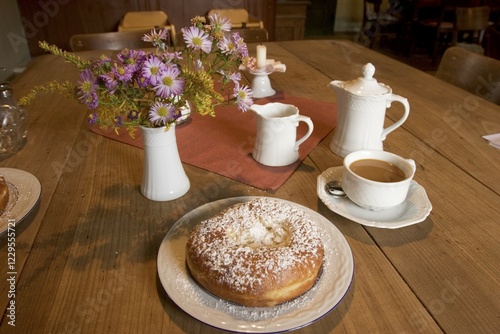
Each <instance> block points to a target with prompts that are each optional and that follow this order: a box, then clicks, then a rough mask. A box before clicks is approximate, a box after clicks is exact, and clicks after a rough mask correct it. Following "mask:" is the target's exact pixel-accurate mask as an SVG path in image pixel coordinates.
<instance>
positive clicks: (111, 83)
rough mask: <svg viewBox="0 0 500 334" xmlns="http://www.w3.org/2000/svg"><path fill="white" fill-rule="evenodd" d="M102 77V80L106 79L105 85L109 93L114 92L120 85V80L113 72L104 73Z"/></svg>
mask: <svg viewBox="0 0 500 334" xmlns="http://www.w3.org/2000/svg"><path fill="white" fill-rule="evenodd" d="M100 78H101V80H102V81H104V85H105V86H106V89H107V90H108V91H109V94H114V93H115V91H116V88H117V87H118V81H116V79H115V75H114V74H113V72H110V73H106V74H103V75H101V76H100Z"/></svg>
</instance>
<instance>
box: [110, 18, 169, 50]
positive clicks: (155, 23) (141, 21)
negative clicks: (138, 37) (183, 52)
mask: <svg viewBox="0 0 500 334" xmlns="http://www.w3.org/2000/svg"><path fill="white" fill-rule="evenodd" d="M153 28H161V29H163V28H168V29H169V32H170V40H171V41H172V44H175V36H176V33H175V26H174V25H173V24H170V23H169V21H168V15H167V14H166V13H165V12H163V11H139V12H127V13H125V15H123V18H122V19H121V21H120V24H119V25H118V31H137V30H139V31H144V30H151V29H153Z"/></svg>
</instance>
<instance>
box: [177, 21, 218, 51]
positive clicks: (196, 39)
mask: <svg viewBox="0 0 500 334" xmlns="http://www.w3.org/2000/svg"><path fill="white" fill-rule="evenodd" d="M181 31H182V34H183V36H184V41H185V42H186V46H187V47H188V48H192V49H194V50H202V51H203V52H205V53H210V51H212V41H211V40H210V37H209V36H208V35H207V34H206V33H205V32H204V31H203V30H201V29H199V28H198V27H195V26H191V27H189V28H182V29H181Z"/></svg>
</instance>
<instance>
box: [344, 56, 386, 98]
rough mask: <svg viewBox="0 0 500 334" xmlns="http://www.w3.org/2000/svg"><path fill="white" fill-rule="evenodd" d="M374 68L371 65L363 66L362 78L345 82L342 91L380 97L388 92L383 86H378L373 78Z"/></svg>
mask: <svg viewBox="0 0 500 334" xmlns="http://www.w3.org/2000/svg"><path fill="white" fill-rule="evenodd" d="M373 74H375V66H373V65H372V64H371V63H368V64H366V65H365V66H363V76H362V77H359V78H357V79H354V80H351V81H346V82H345V83H344V89H346V90H347V91H349V92H351V93H353V94H356V95H381V94H386V93H389V92H390V88H389V87H387V86H386V85H384V84H379V83H378V82H377V80H376V79H375V78H374V77H373Z"/></svg>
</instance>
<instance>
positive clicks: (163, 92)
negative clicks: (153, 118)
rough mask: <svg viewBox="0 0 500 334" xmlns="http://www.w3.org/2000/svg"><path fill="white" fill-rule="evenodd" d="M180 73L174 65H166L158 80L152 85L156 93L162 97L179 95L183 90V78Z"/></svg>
mask: <svg viewBox="0 0 500 334" xmlns="http://www.w3.org/2000/svg"><path fill="white" fill-rule="evenodd" d="M180 73H181V72H180V71H179V69H178V68H177V67H175V66H169V67H167V69H166V70H165V71H164V72H163V75H162V76H161V79H160V82H159V83H158V84H157V85H156V86H155V87H154V90H156V95H158V96H160V97H163V98H169V97H171V96H172V95H180V94H181V93H182V91H183V90H184V79H183V78H181V77H179V74H180Z"/></svg>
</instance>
